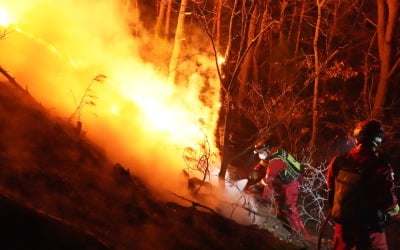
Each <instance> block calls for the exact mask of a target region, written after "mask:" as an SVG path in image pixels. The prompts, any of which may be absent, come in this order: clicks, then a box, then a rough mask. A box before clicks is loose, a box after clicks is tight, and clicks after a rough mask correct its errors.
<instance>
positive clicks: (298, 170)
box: [254, 149, 303, 184]
mask: <svg viewBox="0 0 400 250" xmlns="http://www.w3.org/2000/svg"><path fill="white" fill-rule="evenodd" d="M272 160H280V161H282V162H283V163H284V164H282V165H279V166H278V167H277V168H275V169H274V170H273V171H274V174H275V175H276V176H278V178H279V180H280V181H281V182H282V183H286V184H287V183H290V182H292V181H294V180H296V179H297V178H298V177H299V176H300V175H301V174H302V172H303V169H302V166H301V164H300V163H299V162H298V161H297V160H296V159H295V158H294V157H293V156H292V155H291V154H289V153H288V152H286V151H285V150H284V149H275V150H273V151H272V153H271V155H270V156H268V158H267V159H266V160H261V161H260V162H259V164H257V165H256V166H255V168H254V170H255V171H261V169H263V168H264V171H265V169H266V168H267V166H268V162H269V161H272ZM270 171H271V170H270ZM274 178H275V177H274ZM264 181H265V180H264Z"/></svg>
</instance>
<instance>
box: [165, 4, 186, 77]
mask: <svg viewBox="0 0 400 250" xmlns="http://www.w3.org/2000/svg"><path fill="white" fill-rule="evenodd" d="M186 5H187V0H182V1H181V6H180V8H179V16H178V23H177V25H176V31H175V40H174V48H173V50H172V55H171V60H170V63H169V70H168V81H169V82H171V83H174V82H175V78H176V71H177V67H178V64H179V60H180V54H181V46H182V40H183V37H184V33H183V32H184V23H185V15H186Z"/></svg>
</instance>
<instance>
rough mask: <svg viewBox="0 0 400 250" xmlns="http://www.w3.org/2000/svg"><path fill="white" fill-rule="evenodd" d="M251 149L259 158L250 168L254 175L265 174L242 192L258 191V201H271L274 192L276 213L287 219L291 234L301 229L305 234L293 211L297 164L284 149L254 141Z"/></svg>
mask: <svg viewBox="0 0 400 250" xmlns="http://www.w3.org/2000/svg"><path fill="white" fill-rule="evenodd" d="M254 152H255V153H257V154H258V157H259V158H260V162H259V163H258V164H257V165H256V166H255V167H254V171H255V173H258V174H257V175H258V176H260V173H261V174H263V173H265V175H264V176H263V177H261V178H260V179H259V181H258V182H257V183H256V184H254V185H251V186H249V187H248V188H247V190H246V192H247V193H251V194H261V197H262V200H263V201H265V202H267V203H270V202H272V200H274V199H275V194H276V201H277V205H278V207H279V215H280V216H283V217H284V218H285V219H286V220H287V221H288V222H289V224H290V227H291V231H292V232H293V233H294V232H296V233H297V232H302V233H304V235H305V236H306V237H309V234H308V233H307V231H306V230H305V228H304V225H303V222H302V221H301V219H300V217H299V215H298V212H297V198H298V195H299V193H300V183H299V177H300V175H301V173H302V166H301V164H300V163H299V162H298V161H296V160H295V159H294V157H293V156H292V155H291V154H289V153H288V152H286V151H285V150H283V149H280V148H270V146H269V145H268V143H266V142H265V141H261V142H259V143H257V144H256V145H255V149H254Z"/></svg>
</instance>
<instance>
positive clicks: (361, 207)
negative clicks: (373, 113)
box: [327, 120, 399, 250]
mask: <svg viewBox="0 0 400 250" xmlns="http://www.w3.org/2000/svg"><path fill="white" fill-rule="evenodd" d="M383 136H384V130H383V127H382V124H381V123H380V122H379V121H377V120H368V121H363V122H361V123H359V124H358V125H357V127H356V129H355V130H354V137H355V139H356V143H355V146H354V147H353V148H352V149H350V150H349V151H348V152H345V153H342V154H339V155H337V156H335V157H333V159H332V160H331V162H330V164H329V167H328V172H327V186H328V194H329V195H328V203H329V205H330V207H331V218H332V219H333V221H334V226H335V233H334V239H333V248H334V249H336V250H337V249H363V250H364V249H377V250H378V249H379V250H383V249H388V247H387V242H386V235H385V232H384V225H385V223H386V220H387V219H388V218H389V217H398V216H399V205H398V203H397V197H396V196H395V194H394V187H395V184H394V178H393V170H392V168H391V166H390V164H389V163H388V162H387V161H386V160H385V159H384V157H382V155H381V154H380V153H379V152H378V149H377V148H378V146H379V145H380V144H381V143H382V140H383Z"/></svg>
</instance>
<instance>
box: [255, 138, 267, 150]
mask: <svg viewBox="0 0 400 250" xmlns="http://www.w3.org/2000/svg"><path fill="white" fill-rule="evenodd" d="M268 149H269V145H268V143H267V140H266V139H263V140H261V141H259V142H257V143H256V145H254V152H256V153H258V152H260V151H267V150H268Z"/></svg>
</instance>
